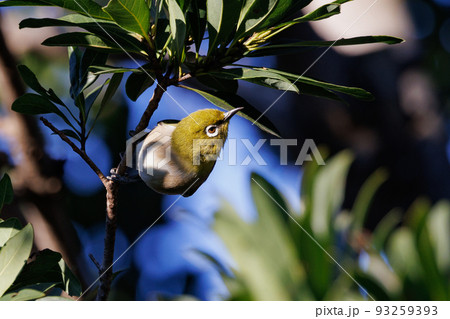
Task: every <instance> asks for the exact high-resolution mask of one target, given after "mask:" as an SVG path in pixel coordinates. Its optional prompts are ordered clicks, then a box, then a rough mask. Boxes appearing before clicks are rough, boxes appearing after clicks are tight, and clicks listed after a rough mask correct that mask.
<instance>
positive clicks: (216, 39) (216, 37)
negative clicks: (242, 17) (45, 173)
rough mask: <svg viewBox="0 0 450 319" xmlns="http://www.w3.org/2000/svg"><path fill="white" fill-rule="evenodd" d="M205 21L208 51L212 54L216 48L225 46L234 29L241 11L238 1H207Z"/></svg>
mask: <svg viewBox="0 0 450 319" xmlns="http://www.w3.org/2000/svg"><path fill="white" fill-rule="evenodd" d="M206 6H207V8H206V9H207V11H206V12H207V20H208V34H209V49H208V52H212V51H213V50H214V49H215V48H216V47H217V46H219V45H222V44H226V43H227V42H228V41H229V40H230V35H231V33H232V32H233V31H234V29H235V27H236V23H237V21H238V19H239V12H240V9H241V1H239V0H208V1H207V2H206Z"/></svg>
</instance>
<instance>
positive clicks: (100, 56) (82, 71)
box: [69, 48, 108, 100]
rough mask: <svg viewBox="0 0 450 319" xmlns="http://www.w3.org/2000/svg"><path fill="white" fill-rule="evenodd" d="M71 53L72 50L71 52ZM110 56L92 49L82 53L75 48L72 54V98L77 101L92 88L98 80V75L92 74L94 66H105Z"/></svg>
mask: <svg viewBox="0 0 450 319" xmlns="http://www.w3.org/2000/svg"><path fill="white" fill-rule="evenodd" d="M69 51H70V50H69ZM107 58H108V56H107V55H106V54H104V53H103V52H98V51H94V50H90V49H86V50H84V52H83V51H81V50H80V49H79V48H73V50H71V52H70V60H69V63H70V84H71V86H70V96H71V97H72V99H73V100H76V99H77V98H78V96H79V95H80V93H82V92H83V91H85V90H86V89H87V88H88V87H90V86H91V85H92V84H93V83H94V82H95V81H96V80H97V79H98V75H95V74H94V73H93V72H91V70H90V67H91V66H92V65H104V64H105V63H106V60H107Z"/></svg>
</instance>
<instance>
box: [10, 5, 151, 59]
mask: <svg viewBox="0 0 450 319" xmlns="http://www.w3.org/2000/svg"><path fill="white" fill-rule="evenodd" d="M52 26H53V27H55V26H56V27H78V28H83V29H85V30H86V31H88V32H90V33H92V34H94V35H96V36H98V37H100V38H102V39H105V40H106V41H109V42H112V43H114V44H115V46H116V47H119V48H120V47H123V48H124V49H126V50H128V51H130V52H133V53H138V54H140V55H144V56H146V55H147V53H146V52H145V50H146V47H145V45H144V44H143V43H141V42H140V41H139V40H138V39H136V37H134V36H133V35H132V34H130V33H129V32H127V31H125V30H123V29H121V28H120V27H119V26H117V25H116V24H115V23H113V22H109V21H101V20H97V19H93V18H90V17H85V16H82V15H79V14H70V15H67V16H64V17H62V18H59V19H50V18H45V19H25V20H23V21H22V22H20V24H19V27H20V28H42V27H52Z"/></svg>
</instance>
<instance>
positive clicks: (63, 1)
mask: <svg viewBox="0 0 450 319" xmlns="http://www.w3.org/2000/svg"><path fill="white" fill-rule="evenodd" d="M10 6H46V7H47V6H56V7H61V8H64V9H67V10H71V11H75V12H78V13H80V14H82V15H86V16H91V17H93V18H96V19H103V20H110V19H111V18H110V17H109V15H108V14H106V13H105V12H103V10H102V7H101V6H100V5H99V4H98V3H96V2H95V1H92V0H76V1H67V0H45V1H39V0H35V1H8V0H7V1H3V2H0V7H10Z"/></svg>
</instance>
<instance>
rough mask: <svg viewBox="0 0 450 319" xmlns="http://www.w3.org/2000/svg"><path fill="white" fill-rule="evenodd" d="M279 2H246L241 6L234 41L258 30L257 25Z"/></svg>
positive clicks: (259, 0)
mask: <svg viewBox="0 0 450 319" xmlns="http://www.w3.org/2000/svg"><path fill="white" fill-rule="evenodd" d="M278 1H280V0H246V1H245V3H244V4H243V7H242V10H241V13H240V16H239V21H238V24H237V32H236V37H235V40H238V39H241V38H243V37H244V36H246V35H249V34H250V33H252V32H256V31H258V30H259V28H258V25H260V24H262V22H263V21H264V20H265V19H266V18H267V17H268V16H269V15H270V14H271V13H272V11H273V10H274V9H275V6H276V4H277V3H278Z"/></svg>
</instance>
